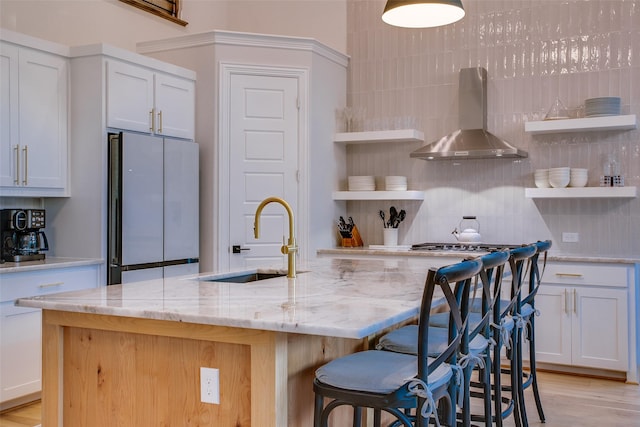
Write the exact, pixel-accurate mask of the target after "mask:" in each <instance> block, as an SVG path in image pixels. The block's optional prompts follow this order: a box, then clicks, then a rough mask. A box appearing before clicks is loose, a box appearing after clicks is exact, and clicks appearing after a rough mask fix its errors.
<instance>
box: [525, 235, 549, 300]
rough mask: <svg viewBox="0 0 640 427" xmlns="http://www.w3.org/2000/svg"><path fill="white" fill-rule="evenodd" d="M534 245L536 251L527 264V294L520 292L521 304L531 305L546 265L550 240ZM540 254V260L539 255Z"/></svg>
mask: <svg viewBox="0 0 640 427" xmlns="http://www.w3.org/2000/svg"><path fill="white" fill-rule="evenodd" d="M533 245H534V246H535V247H536V253H535V254H533V256H532V257H531V260H530V262H529V264H528V266H527V268H528V276H529V286H528V289H527V290H526V291H527V294H524V293H523V294H522V301H521V303H522V304H531V306H532V307H533V303H534V298H535V296H536V294H537V293H538V289H539V288H540V283H541V282H542V276H543V274H544V270H545V268H546V266H547V255H548V251H549V249H551V240H544V241H538V242H536V243H534V244H533ZM541 256H542V260H541V259H540V257H541ZM540 262H542V269H540Z"/></svg>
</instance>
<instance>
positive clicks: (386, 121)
mask: <svg viewBox="0 0 640 427" xmlns="http://www.w3.org/2000/svg"><path fill="white" fill-rule="evenodd" d="M463 3H464V5H465V10H466V12H467V15H466V17H465V18H464V19H463V20H462V21H460V22H458V23H456V24H453V25H449V26H445V27H440V28H433V29H400V28H395V27H391V26H388V25H386V24H384V23H383V22H382V20H381V19H380V14H381V11H382V9H383V7H384V1H383V0H375V1H372V0H349V1H348V26H347V28H348V54H349V55H350V56H351V62H350V66H349V84H348V105H350V106H353V107H355V108H360V109H362V110H363V119H362V120H361V121H360V124H359V126H360V127H361V128H365V127H366V129H372V128H374V127H375V128H381V127H384V128H391V127H393V124H394V122H395V120H394V119H393V118H396V117H411V118H413V119H412V120H415V122H416V125H415V126H416V127H417V128H418V129H419V130H422V131H423V132H424V134H425V142H431V141H433V140H436V139H438V138H440V137H442V136H444V135H445V134H447V133H449V132H451V131H453V130H455V129H456V128H457V123H458V117H457V113H458V105H457V104H458V98H457V86H458V71H459V69H460V68H465V67H475V66H482V67H485V68H486V69H487V71H488V76H489V82H488V92H489V93H488V105H489V113H488V128H489V130H490V131H491V132H493V133H495V134H496V135H499V136H501V137H503V138H505V139H507V140H508V141H510V142H511V143H512V144H514V145H516V146H518V147H519V148H522V149H524V150H526V151H528V152H529V158H528V159H524V160H519V161H513V160H508V159H503V160H467V161H458V162H454V161H437V162H426V161H423V160H417V159H410V158H409V153H410V152H411V151H413V150H414V149H416V148H418V147H419V146H420V145H421V144H418V143H400V144H395V145H393V144H391V143H389V144H386V143H384V144H373V145H353V146H349V148H348V160H347V170H348V174H349V175H376V176H379V177H382V176H385V175H406V176H407V177H408V179H409V189H416V190H417V189H420V190H427V195H426V198H425V200H424V201H423V202H416V201H391V202H387V201H384V202H377V201H363V202H348V203H347V214H348V215H350V216H353V218H354V220H355V221H356V223H357V224H358V227H359V229H360V231H361V234H362V235H363V237H364V240H365V245H369V244H381V243H382V229H381V220H380V218H379V217H378V211H379V210H380V209H385V210H387V212H388V208H389V206H390V205H392V204H393V205H395V206H396V207H397V208H404V209H405V210H407V213H408V218H407V220H405V221H404V222H403V223H402V224H401V225H400V227H399V228H400V239H399V240H400V244H411V243H416V242H422V241H454V237H453V236H452V235H451V231H452V230H453V229H454V227H456V226H458V223H459V221H460V219H461V218H462V216H463V215H476V216H477V217H478V219H479V221H480V232H481V234H482V236H483V240H484V241H486V242H497V243H520V242H526V241H531V240H536V239H543V238H552V239H553V240H554V243H555V245H554V252H556V253H558V252H560V253H563V254H576V255H610V256H633V257H640V199H638V198H636V199H570V200H539V199H538V200H532V199H526V198H525V197H524V188H525V187H533V186H534V182H533V171H534V170H535V169H538V168H549V167H558V166H570V167H583V168H588V169H589V183H588V185H589V186H597V185H598V181H599V176H600V175H601V173H602V164H603V161H604V159H606V158H607V156H608V155H609V154H614V155H616V156H618V157H619V159H620V161H621V163H622V169H623V174H624V176H625V181H626V185H628V186H638V187H640V131H638V130H633V131H609V132H585V133H572V134H571V133H570V134H554V135H543V136H539V135H535V136H532V135H531V134H529V133H525V132H524V122H525V121H527V120H534V119H537V118H539V117H541V116H544V114H545V113H546V111H547V110H548V108H549V107H550V106H551V105H552V103H553V102H554V101H555V99H556V98H559V99H560V100H561V101H562V102H563V103H564V104H565V105H566V106H567V107H569V108H572V107H577V106H578V105H580V104H582V103H584V100H585V99H587V98H591V97H598V96H619V97H621V98H622V112H623V113H624V114H636V115H640V0H639V1H631V0H608V1H604V0H600V1H599V0H589V1H585V0H569V1H562V0H553V1H543V0H495V1H494V0H463ZM563 232H572V233H579V236H580V241H579V242H578V243H562V242H561V236H562V233H563Z"/></svg>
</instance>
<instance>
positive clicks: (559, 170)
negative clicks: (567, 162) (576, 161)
mask: <svg viewBox="0 0 640 427" xmlns="http://www.w3.org/2000/svg"><path fill="white" fill-rule="evenodd" d="M570 171H571V168H569V167H568V166H567V167H561V168H551V169H549V174H552V173H569V172H570Z"/></svg>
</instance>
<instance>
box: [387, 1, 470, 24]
mask: <svg viewBox="0 0 640 427" xmlns="http://www.w3.org/2000/svg"><path fill="white" fill-rule="evenodd" d="M464 14H465V12H464V8H463V7H462V1H461V0H388V1H387V5H386V6H385V8H384V12H383V13H382V20H383V21H384V22H386V23H387V24H389V25H394V26H396V27H406V28H429V27H439V26H441V25H448V24H453V23H454V22H456V21H459V20H461V19H462V18H463V17H464Z"/></svg>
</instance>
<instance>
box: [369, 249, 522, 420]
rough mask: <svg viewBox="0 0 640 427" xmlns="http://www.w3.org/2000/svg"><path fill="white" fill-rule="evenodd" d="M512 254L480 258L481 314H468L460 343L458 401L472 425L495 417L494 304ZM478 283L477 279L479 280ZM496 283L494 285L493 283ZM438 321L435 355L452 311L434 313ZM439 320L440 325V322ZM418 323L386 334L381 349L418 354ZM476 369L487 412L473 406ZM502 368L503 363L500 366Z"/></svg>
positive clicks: (432, 334)
mask: <svg viewBox="0 0 640 427" xmlns="http://www.w3.org/2000/svg"><path fill="white" fill-rule="evenodd" d="M509 257H510V252H509V251H508V250H505V251H498V252H494V253H490V254H487V255H484V256H482V257H480V258H478V259H480V260H481V261H482V264H483V269H482V270H481V271H480V273H479V274H478V276H476V279H478V278H479V279H480V281H481V285H482V288H481V290H482V298H480V299H479V300H480V301H481V304H480V305H481V308H482V310H481V313H464V314H463V315H464V317H465V319H467V321H468V322H469V323H470V326H469V329H470V332H469V333H468V334H467V335H466V336H465V337H463V340H462V345H461V346H460V353H459V360H458V363H459V364H460V365H461V367H462V369H463V374H464V375H463V379H464V380H463V387H462V391H461V393H460V399H459V400H458V403H459V406H460V408H461V412H460V413H459V414H458V415H459V417H460V419H461V422H462V425H463V426H469V425H471V421H472V419H473V420H491V419H492V416H491V405H492V399H491V396H492V394H491V383H492V381H491V377H490V375H491V371H492V361H491V356H490V353H491V351H490V347H491V345H490V344H491V343H492V342H493V341H492V330H491V326H490V325H491V324H492V323H493V318H492V315H493V312H494V311H493V307H494V305H495V304H496V303H499V301H500V289H501V282H502V277H503V275H504V267H505V263H506V262H507V260H508V259H509ZM476 284H477V280H476ZM492 285H493V286H492ZM476 290H477V286H472V287H470V288H469V292H468V293H467V294H465V295H464V297H463V301H464V299H467V300H469V301H471V296H472V295H474V294H475V292H476ZM462 306H463V307H464V308H466V307H469V304H468V303H464V302H463V305H462ZM433 318H436V319H437V321H436V322H435V323H436V325H434V322H433V321H432V322H430V325H429V328H428V329H429V331H428V334H429V340H430V341H429V355H430V356H431V357H435V356H436V355H437V354H438V353H439V352H440V351H441V348H442V343H446V342H447V340H446V338H447V331H448V329H449V325H450V314H449V313H438V314H435V315H433V317H432V319H433ZM438 323H439V324H438ZM418 328H419V326H417V325H408V326H404V327H402V328H399V329H396V330H395V331H392V332H390V333H388V334H386V335H385V336H383V337H382V338H381V339H380V341H379V342H378V345H377V348H378V349H382V350H387V351H395V352H401V353H406V354H416V351H417V342H418V333H417V331H418ZM474 368H478V369H479V372H480V376H481V378H482V381H481V382H480V384H481V386H482V388H483V392H482V393H480V394H479V395H476V396H474V397H481V398H483V403H484V415H483V416H472V414H471V409H470V397H471V392H470V383H471V373H472V371H473V369H474ZM498 368H499V365H498ZM496 411H501V406H500V403H499V401H497V402H496Z"/></svg>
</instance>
